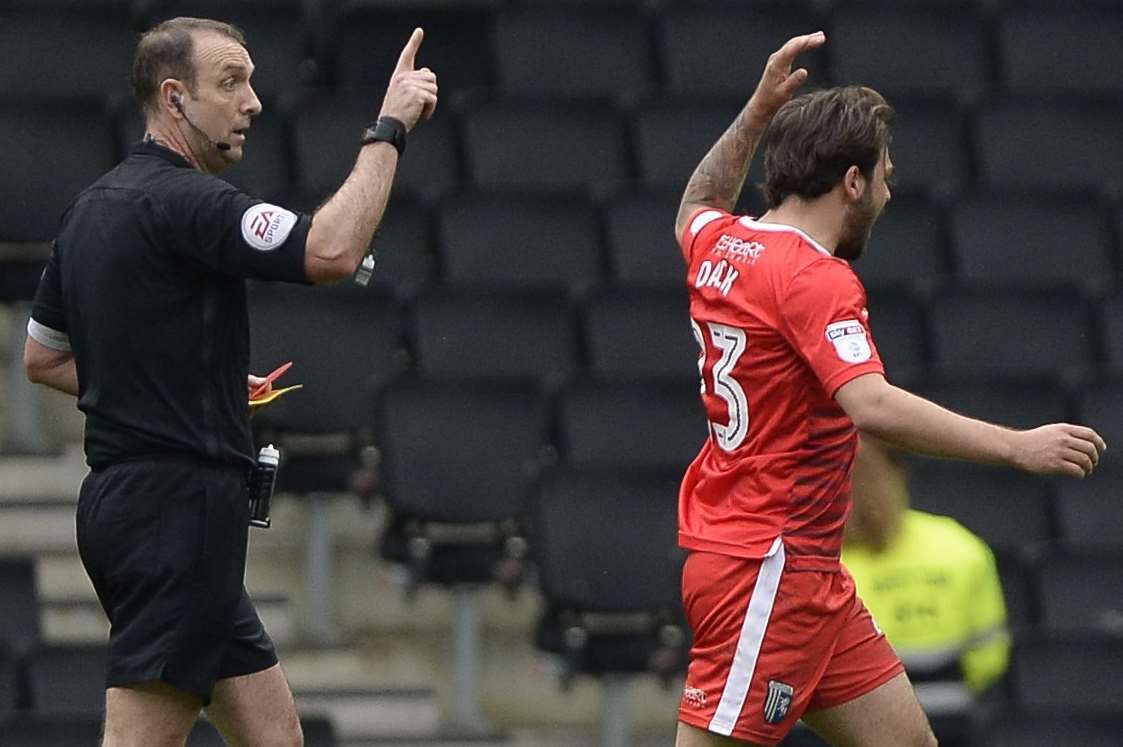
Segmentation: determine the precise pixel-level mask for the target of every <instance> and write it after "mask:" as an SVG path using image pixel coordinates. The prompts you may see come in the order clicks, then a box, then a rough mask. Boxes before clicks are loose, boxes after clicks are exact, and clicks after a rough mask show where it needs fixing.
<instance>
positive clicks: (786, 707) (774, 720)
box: [764, 680, 795, 724]
mask: <svg viewBox="0 0 1123 747" xmlns="http://www.w3.org/2000/svg"><path fill="white" fill-rule="evenodd" d="M794 692H795V691H794V690H792V686H791V685H786V684H784V683H783V682H777V681H776V680H768V694H767V695H765V696H764V720H765V722H767V723H769V724H778V723H780V722H781V721H783V720H784V718H785V717H787V715H788V713H790V712H791V710H792V694H793V693H794Z"/></svg>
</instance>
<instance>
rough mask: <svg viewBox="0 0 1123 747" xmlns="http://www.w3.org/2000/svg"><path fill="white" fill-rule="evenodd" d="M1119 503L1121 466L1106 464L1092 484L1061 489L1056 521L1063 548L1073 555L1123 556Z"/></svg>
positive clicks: (1121, 498) (1067, 483)
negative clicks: (1087, 553)
mask: <svg viewBox="0 0 1123 747" xmlns="http://www.w3.org/2000/svg"><path fill="white" fill-rule="evenodd" d="M1114 445H1115V444H1114V443H1113V444H1112V447H1114ZM1110 451H1111V449H1108V452H1110ZM1120 501H1123V470H1121V469H1120V468H1119V467H1118V465H1116V466H1115V467H1114V468H1113V467H1112V466H1110V465H1109V464H1108V463H1106V462H1105V463H1102V465H1101V466H1100V467H1097V469H1096V472H1095V474H1094V476H1093V478H1092V479H1091V480H1080V481H1065V482H1064V483H1062V484H1060V485H1058V486H1057V518H1058V521H1059V522H1060V527H1059V528H1060V541H1061V542H1062V543H1063V545H1064V547H1065V548H1066V549H1067V550H1069V551H1073V552H1112V553H1119V552H1123V511H1120V510H1119V506H1120Z"/></svg>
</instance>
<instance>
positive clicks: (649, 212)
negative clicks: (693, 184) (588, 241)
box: [604, 190, 686, 288]
mask: <svg viewBox="0 0 1123 747" xmlns="http://www.w3.org/2000/svg"><path fill="white" fill-rule="evenodd" d="M681 199H682V193H681V192H676V191H674V190H659V191H654V192H651V191H647V192H626V193H618V194H616V195H614V196H613V197H612V199H611V200H610V201H609V202H608V205H607V207H606V209H605V219H604V222H605V231H606V233H607V249H608V260H609V264H610V265H611V268H612V276H613V278H614V279H615V281H616V283H617V284H619V285H622V286H626V287H632V288H640V287H660V288H679V287H681V286H682V284H683V283H684V282H685V281H686V264H685V263H684V261H683V258H682V250H681V249H680V248H679V246H678V242H677V241H676V238H675V231H674V222H675V215H676V214H677V213H678V206H679V201H680V200H681Z"/></svg>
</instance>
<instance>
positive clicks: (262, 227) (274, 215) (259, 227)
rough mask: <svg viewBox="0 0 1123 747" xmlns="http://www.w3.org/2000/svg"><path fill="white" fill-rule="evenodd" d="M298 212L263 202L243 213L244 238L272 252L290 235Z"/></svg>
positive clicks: (262, 249)
mask: <svg viewBox="0 0 1123 747" xmlns="http://www.w3.org/2000/svg"><path fill="white" fill-rule="evenodd" d="M295 225H296V213H293V212H291V211H289V210H285V209H284V208H282V207H277V206H276V205H270V204H269V203H267V202H263V203H261V204H260V205H254V206H253V207H251V208H250V209H249V210H247V211H246V212H245V213H243V214H242V238H243V239H244V240H245V242H246V243H247V244H249V245H250V246H252V247H253V248H254V249H257V250H258V251H261V252H271V251H273V250H274V249H276V248H277V247H279V246H280V245H281V244H283V243H285V239H287V238H288V237H289V233H290V232H291V231H292V227H293V226H295Z"/></svg>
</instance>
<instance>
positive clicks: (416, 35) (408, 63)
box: [394, 28, 425, 72]
mask: <svg viewBox="0 0 1123 747" xmlns="http://www.w3.org/2000/svg"><path fill="white" fill-rule="evenodd" d="M424 38H425V32H424V31H422V30H421V29H420V28H416V29H414V30H413V34H411V35H410V37H409V41H407V42H406V45H405V46H404V47H402V53H401V55H399V56H398V66H397V67H396V68H395V69H394V70H395V72H402V71H405V70H413V65H414V58H416V57H417V48H418V47H420V46H421V40H422V39H424Z"/></svg>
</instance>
